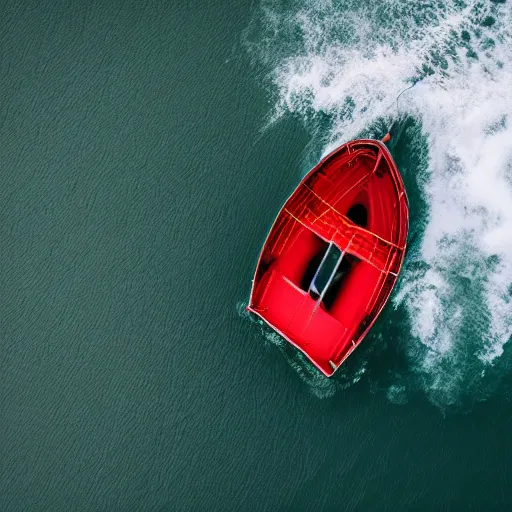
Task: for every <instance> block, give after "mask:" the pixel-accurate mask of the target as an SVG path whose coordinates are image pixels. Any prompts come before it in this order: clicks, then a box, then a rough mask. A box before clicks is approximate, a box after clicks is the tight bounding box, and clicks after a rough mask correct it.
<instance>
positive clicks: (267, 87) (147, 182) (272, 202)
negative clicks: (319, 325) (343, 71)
mask: <svg viewBox="0 0 512 512" xmlns="http://www.w3.org/2000/svg"><path fill="white" fill-rule="evenodd" d="M281 7H282V9H283V10H286V9H287V8H288V7H287V6H286V5H282V6H281ZM338 8H339V9H340V10H341V11H343V8H344V7H343V5H342V4H340V5H339V6H338ZM1 12H2V17H1V19H0V52H1V53H0V91H1V102H0V169H1V172H0V180H1V186H0V212H1V220H2V223H1V227H0V229H1V241H2V251H1V252H0V268H1V270H0V283H1V288H2V299H1V301H0V322H1V324H0V325H1V330H0V343H1V348H0V376H1V391H0V510H2V511H47V510H48V511H50V510H52V511H53V510H59V511H60V510H62V511H68V510H87V511H89V510H91V511H95V510H119V511H132V510H133V511H136V510H137V511H138V510H161V511H164V510H165V511H167V510H169V511H182V510H271V511H272V510H290V511H295V510H340V511H341V510H343V511H348V510H365V511H366V510H393V511H396V510H468V509H472V510H509V509H510V507H511V506H512V496H511V494H510V488H511V475H510V470H509V466H510V464H509V460H510V456H509V452H510V449H511V448H512V440H511V437H510V435H509V425H510V420H511V419H512V409H511V407H510V401H509V394H508V393H507V389H509V388H508V386H509V385H510V378H509V377H508V372H507V364H506V361H507V346H506V345H505V354H504V355H503V356H501V358H500V361H501V362H500V363H498V364H494V365H493V366H489V367H486V368H485V371H486V372H487V375H490V376H491V377H489V378H490V379H491V380H483V381H482V382H481V384H480V381H476V380H475V379H476V377H475V375H476V374H478V375H479V374H480V372H481V368H480V367H478V368H477V369H476V370H475V372H472V371H470V372H466V373H462V375H461V377H460V379H459V380H460V382H459V384H458V387H457V392H455V393H454V394H452V395H450V397H451V398H450V399H448V400H445V399H444V398H443V397H445V394H443V393H444V392H445V391H446V389H445V388H443V387H439V389H440V390H441V391H443V393H441V394H436V393H434V394H432V393H431V389H432V387H433V386H434V387H435V384H436V382H439V381H436V380H435V379H438V378H439V373H436V374H435V376H433V374H432V373H429V372H428V371H427V370H424V371H420V370H418V359H417V357H416V356H417V355H418V354H420V353H421V354H422V353H423V352H422V351H425V350H427V349H426V348H425V346H424V345H423V344H422V343H420V342H418V340H417V337H415V336H413V335H411V332H414V325H415V320H414V317H413V316H411V315H410V311H409V310H408V309H407V308H406V306H405V305H404V303H401V304H398V305H397V306H396V307H393V306H390V307H388V308H387V309H386V310H385V311H384V313H383V316H382V318H381V320H380V321H379V323H378V324H377V325H376V327H375V330H374V332H372V334H371V336H370V337H369V339H368V343H367V347H366V348H365V349H362V350H361V352H360V353H359V354H357V355H355V356H354V357H353V360H351V361H349V364H348V365H347V368H346V370H345V369H344V370H343V371H340V373H339V375H337V377H336V378H335V379H334V380H332V381H327V380H325V379H323V378H322V377H320V376H319V375H318V374H317V373H315V371H314V370H312V369H311V367H310V366H309V365H307V363H305V362H304V361H303V360H302V359H301V358H300V356H299V355H297V354H296V353H295V352H294V351H293V350H292V349H290V348H289V347H287V346H286V345H284V344H283V343H282V342H281V341H280V340H279V338H277V337H274V336H273V335H272V334H271V333H270V332H268V331H267V330H265V329H263V328H262V327H261V326H260V325H259V324H257V323H256V322H254V320H252V319H250V318H249V317H248V316H247V315H245V314H244V313H243V305H244V301H246V300H247V297H248V293H249V289H250V281H251V278H252V274H253V271H254V266H255V263H256V261H257V257H258V252H259V249H260V247H261V244H262V242H263V240H264V238H265V236H266V233H267V230H268V228H269V226H270V225H271V223H272V221H273V218H274V216H275V213H276V212H277V211H278V209H279V207H280V206H281V205H282V203H283V202H284V200H285V199H286V197H287V196H288V194H289V193H290V192H291V190H293V188H294V186H295V185H296V183H297V182H298V180H299V179H300V177H301V175H302V174H303V173H304V172H305V171H306V170H307V169H308V167H309V166H310V165H311V164H313V163H314V162H315V161H316V159H317V158H318V157H319V156H320V154H321V153H322V151H323V149H324V148H325V146H326V144H327V142H328V140H329V133H330V130H331V128H332V124H333V121H332V118H331V117H330V115H331V114H329V113H327V114H325V117H321V115H320V114H319V115H320V117H318V116H317V115H316V114H315V115H313V118H314V119H313V124H310V125H308V124H307V122H306V123H305V122H304V115H303V112H302V111H300V112H298V113H296V114H292V115H285V116H283V117H282V118H281V120H280V121H277V122H274V123H270V124H268V121H269V116H271V112H272V111H273V105H274V102H275V96H276V89H273V86H272V85H271V84H272V80H269V78H268V70H269V69H271V68H272V66H273V64H269V63H268V62H264V59H263V61H262V60H261V59H258V58H256V59H255V58H254V52H253V51H252V50H251V49H248V45H247V40H248V38H249V39H251V38H252V39H251V40H252V41H253V42H254V41H256V43H258V41H260V42H261V41H263V35H262V34H261V32H259V31H258V30H257V29H256V30H254V24H256V25H258V23H260V22H261V19H260V17H259V14H258V12H259V5H258V4H253V3H251V2H235V1H230V0H225V1H223V2H220V3H219V2H210V3H208V2H202V4H186V3H183V2H182V3H178V2H167V3H165V2H157V1H152V0H150V1H149V2H145V3H139V2H131V3H126V2H115V1H111V2H87V3H81V4H75V5H73V4H69V3H65V2H59V1H55V2H21V1H19V0H16V1H13V2H4V3H3V4H2V10H1ZM287 37H289V34H288V36H287ZM291 37H292V40H293V32H292V36H291ZM333 37H334V36H333ZM258 38H259V39H258ZM288 43H289V39H286V40H283V45H282V48H283V51H284V52H287V51H288V50H287V49H286V48H287V46H286V45H287V44H288ZM276 57H277V58H281V57H282V56H281V55H277V52H276ZM283 58H284V57H283ZM342 104H343V101H342ZM348 104H350V102H349V103H348ZM354 116H355V114H354ZM265 126H266V128H265ZM312 127H313V128H312ZM356 128H357V129H359V127H356ZM365 129H366V130H370V131H371V130H374V131H375V134H376V135H379V134H380V132H379V130H380V131H382V126H379V125H378V124H377V126H376V127H375V126H373V125H371V124H367V125H365ZM411 148H414V151H413V152H411ZM392 150H393V152H394V156H395V158H396V160H397V163H398V165H399V166H400V167H401V169H402V170H403V172H404V178H405V181H406V185H407V187H408V192H409V198H410V201H411V234H412V235H414V237H413V239H412V240H413V241H412V243H411V249H410V254H411V256H408V261H409V263H408V265H409V266H407V265H406V267H405V269H404V275H403V277H402V280H403V282H404V283H407V282H408V281H407V280H408V278H409V276H411V279H412V277H413V276H414V275H415V272H416V273H417V272H420V273H421V272H422V268H424V267H425V265H427V263H424V262H422V259H421V256H419V254H420V252H421V251H420V243H421V239H422V237H423V236H424V230H425V226H426V224H427V223H428V219H429V211H430V210H431V209H432V205H431V204H430V203H429V201H428V197H427V196H426V195H425V192H424V190H423V189H422V183H424V181H422V179H423V178H421V179H420V180H419V181H418V180H416V179H414V178H413V176H415V175H416V174H414V173H418V174H417V175H419V176H420V177H421V176H423V177H424V179H425V180H426V179H427V178H426V177H425V176H426V173H427V170H426V167H427V165H428V164H427V163H426V162H427V160H428V146H427V142H426V138H425V134H424V133H423V132H422V128H421V123H420V122H419V121H418V120H415V119H414V116H411V117H408V118H405V119H402V120H401V121H400V123H399V130H398V131H397V136H396V138H395V139H394V141H393V145H392ZM414 240H416V241H414ZM422 265H423V267H422ZM475 286H476V285H475ZM468 290H469V291H468ZM471 290H472V289H471V288H466V293H472V291H471ZM479 290H480V289H479V288H478V289H477V290H476V291H475V292H474V293H475V294H478V293H479ZM463 293H464V290H463ZM466 332H467V336H468V337H471V335H472V331H470V330H469V331H466ZM477 338H478V334H475V338H474V339H473V341H472V342H471V343H473V344H474V345H478V339H477ZM473 348H474V347H473ZM477 348H478V347H477ZM472 350H473V349H472ZM474 350H477V349H474ZM474 350H473V351H474ZM421 354H420V355H421ZM464 361H465V360H464ZM443 364H444V366H443ZM440 371H441V372H445V373H444V374H442V375H449V374H451V373H453V367H452V366H450V365H449V364H447V363H446V361H444V362H441V363H440ZM442 382H444V381H443V380H442V378H441V383H442ZM450 382H451V381H450ZM481 388H484V389H485V392H483V393H481V392H480V389H481ZM441 391H440V392H441Z"/></svg>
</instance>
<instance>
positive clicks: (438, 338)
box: [252, 0, 512, 393]
mask: <svg viewBox="0 0 512 512" xmlns="http://www.w3.org/2000/svg"><path fill="white" fill-rule="evenodd" d="M351 5H352V7H351V9H350V10H348V11H347V10H345V11H344V12H342V11H340V10H339V7H336V6H334V5H333V4H332V3H331V2H328V1H322V2H320V1H317V2H315V1H312V2H305V4H304V6H303V7H301V8H297V9H295V10H294V11H293V10H292V11H288V12H286V13H284V12H281V13H278V12H276V11H275V10H273V9H272V7H271V5H270V4H268V3H265V5H264V9H263V10H262V13H263V14H262V19H263V21H264V22H267V23H271V25H272V30H271V31H270V33H266V35H265V44H264V45H262V47H261V48H263V51H264V52H265V56H264V60H265V61H266V62H267V63H268V62H270V61H272V58H273V54H272V49H273V46H272V45H273V38H274V42H275V49H276V51H275V55H276V57H275V60H274V62H273V66H274V68H273V72H272V80H273V83H274V85H275V88H276V90H277V97H278V98H277V101H276V106H275V112H274V114H275V115H274V118H276V119H277V118H279V117H280V116H282V115H284V114H286V113H287V112H295V113H299V114H301V115H302V116H303V118H304V120H305V121H306V123H307V122H308V120H310V119H314V118H315V116H316V115H317V114H318V113H319V112H326V113H328V114H330V115H331V117H332V118H334V119H335V122H334V124H333V126H332V127H331V128H330V129H331V132H330V134H329V137H330V144H329V147H327V148H326V152H327V151H328V150H329V149H330V148H331V147H332V146H334V145H336V144H338V143H339V142H340V141H342V140H349V139H351V138H353V137H355V136H356V135H357V134H358V133H360V132H361V131H362V130H364V129H365V128H366V127H367V126H368V125H370V124H371V123H372V122H374V121H375V120H377V119H379V118H383V117H386V116H388V117H389V116H390V115H396V112H395V110H394V109H395V98H396V96H397V94H398V93H399V92H400V91H401V90H403V89H404V88H405V87H407V86H408V85H410V84H411V80H414V79H418V77H419V70H421V69H422V66H423V65H424V64H427V65H428V66H430V68H431V71H432V73H431V74H430V75H429V76H426V77H425V78H423V79H422V80H421V81H420V82H419V83H418V84H417V85H415V86H414V87H413V88H411V89H410V90H408V91H406V92H405V93H404V94H403V95H402V97H401V99H400V110H401V112H402V113H403V114H405V115H409V116H413V117H415V118H417V119H418V120H420V121H421V123H422V127H423V130H424V133H425V134H426V135H427V138H428V144H429V164H428V179H427V180H424V184H423V194H424V196H425V198H426V199H427V201H428V205H429V218H428V223H427V226H426V229H425V232H424V236H423V240H422V242H421V247H420V248H419V251H418V254H419V256H420V259H421V260H422V262H423V263H424V264H425V265H424V267H425V268H426V269H427V270H425V271H412V270H411V271H408V274H407V275H406V277H405V278H404V279H402V285H401V288H400V289H399V290H398V292H397V293H396V294H395V295H394V303H395V305H396V306H397V307H398V306H399V305H401V304H402V305H403V304H405V305H406V307H407V310H408V311H409V314H410V317H411V320H412V333H411V334H412V335H413V337H414V338H415V339H417V340H419V342H420V343H421V345H422V346H423V347H424V348H425V349H426V351H425V353H424V355H422V356H421V359H420V360H419V361H416V362H417V368H418V369H419V371H421V372H428V375H429V377H430V379H428V382H430V386H431V388H432V389H436V390H444V391H446V392H448V393H452V392H453V393H457V383H458V382H459V381H461V379H463V375H461V372H462V374H463V372H465V371H466V368H472V367H473V366H475V365H478V364H480V365H484V366H485V365H492V364H495V363H496V361H497V360H498V359H499V358H500V356H501V355H502V353H503V350H504V345H505V344H506V343H507V342H508V341H509V340H510V338H511V336H512V300H511V299H512V298H511V288H510V286H511V283H512V35H511V33H510V31H509V28H508V27H512V24H511V23H512V9H511V6H510V5H508V4H507V3H505V4H495V3H488V4H485V5H480V3H479V2H469V3H468V5H467V6H466V7H465V8H463V9H460V8H458V7H457V3H456V2H450V1H447V2H446V3H445V4H443V7H436V8H431V9H430V10H429V11H428V21H424V22H423V23H417V20H415V18H414V15H415V14H416V15H419V16H420V17H421V15H422V12H420V10H417V6H416V1H415V0H410V1H405V0H403V1H400V2H398V1H396V2H393V1H387V2H386V1H384V0H379V2H368V3H361V2H359V3H357V2H353V3H352V4H351ZM379 5H380V7H381V9H380V10H379V8H378V6H379ZM382 9H384V10H382ZM386 9H387V11H388V12H390V13H391V12H392V11H393V10H394V11H398V15H397V16H396V19H395V21H393V22H391V21H390V20H389V19H388V20H387V21H388V26H386V27H383V26H382V25H383V22H382V13H383V12H386ZM425 12H426V11H425ZM490 15H492V16H494V17H495V20H496V22H495V23H494V24H493V25H492V26H484V25H489V23H482V22H483V20H484V18H485V17H486V16H490ZM338 26H339V27H340V28H339V30H338V33H337V34H334V35H333V30H334V31H336V30H337V28H336V27H338ZM351 27H353V29H352V31H351V30H350V28H351ZM294 30H295V31H296V32H297V31H298V32H300V33H301V34H302V39H301V40H302V42H301V43H300V44H299V43H297V45H296V46H295V47H293V49H291V50H289V51H288V53H287V54H286V53H285V54H283V52H280V51H277V50H278V46H277V45H278V44H280V39H279V38H280V37H281V36H282V34H283V33H287V34H289V33H293V31H294ZM463 30H465V31H467V34H469V36H470V41H469V45H470V47H471V51H470V52H469V54H468V48H467V47H465V43H464V42H463V40H462V38H461V33H462V31H463ZM478 32H479V33H480V34H479V35H478ZM490 39H492V40H493V41H494V43H492V42H490ZM484 48H486V49H484ZM252 49H254V48H252ZM257 50H258V48H257V44H256V51H257ZM471 52H473V53H471ZM475 57H476V58H475ZM446 64H447V65H446ZM406 272H407V266H406ZM461 283H463V284H461ZM464 283H465V284H464ZM464 329H466V331H465V332H466V334H462V331H464ZM468 329H469V331H468ZM468 332H471V335H472V336H474V337H475V338H476V339H477V346H476V347H475V350H473V351H468V350H464V344H465V343H467V333H468ZM415 353H418V351H417V350H416V351H415ZM441 363H442V364H441ZM478 374H479V375H482V376H483V375H485V368H484V369H482V367H481V368H480V369H479V370H478Z"/></svg>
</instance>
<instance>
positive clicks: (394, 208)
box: [247, 140, 408, 376]
mask: <svg viewBox="0 0 512 512" xmlns="http://www.w3.org/2000/svg"><path fill="white" fill-rule="evenodd" d="M356 204H359V205H362V206H363V207H364V209H363V211H364V210H366V214H367V219H366V224H364V220H363V221H362V222H361V219H360V220H359V223H360V224H361V223H363V224H364V226H365V227H361V226H360V225H356V224H355V223H354V222H352V221H351V220H349V218H348V217H347V212H349V210H350V208H351V207H353V206H354V205H356ZM358 208H361V207H358ZM352 211H353V210H352ZM407 230H408V204H407V196H406V194H405V189H404V185H403V182H402V179H401V177H400V174H399V172H398V170H397V168H396V165H395V163H394V162H393V159H392V158H391V155H390V154H389V151H388V149H387V148H386V146H385V145H384V144H382V143H381V142H379V141H375V140H356V141H352V142H349V143H347V144H344V145H343V146H341V147H339V148H338V149H336V150H335V151H333V152H332V153H331V154H329V155H328V156H326V157H325V158H324V159H323V160H322V161H320V162H319V163H318V164H317V165H316V166H315V167H314V168H313V169H312V170H311V171H310V172H309V173H308V174H307V175H306V177H305V178H304V179H303V180H302V181H301V183H300V184H299V186H298V187H297V189H296V190H295V192H294V193H293V194H292V195H291V197H290V198H289V199H288V201H286V203H285V205H284V206H283V208H282V209H281V211H280V212H279V215H278V216H277V218H276V220H275V222H274V225H273V226H272V229H271V230H270V233H269V234H268V237H267V240H266V241H265V245H264V246H263V250H262V252H261V255H260V258H259V261H258V266H257V268H256V274H255V277H254V281H253V286H252V290H251V297H250V301H249V306H248V307H247V309H248V310H249V311H252V312H253V313H255V314H256V315H258V316H260V317H261V318H262V319H263V320H265V322H267V323H268V324H269V325H270V326H271V327H272V328H273V329H275V330H276V331H277V332H278V333H279V334H281V335H282V336H283V337H285V338H286V339H287V340H288V341H289V342H290V343H292V344H293V345H295V346H296V347H297V348H298V349H300V350H302V352H304V354H306V355H307V356H308V357H309V359H311V361H312V362H313V363H314V364H315V365H316V366H317V367H318V368H319V369H320V370H321V371H322V372H323V373H324V374H325V375H327V376H331V375H332V374H333V373H334V371H335V369H337V368H338V367H339V366H340V365H341V363H343V361H344V360H345V359H346V358H347V357H348V356H349V355H350V353H351V352H352V351H353V350H354V349H355V348H356V347H357V346H358V345H359V343H361V341H362V339H363V338H364V336H365V335H366V333H367V332H368V330H369V329H370V327H371V326H372V325H373V323H374V322H375V320H376V318H377V316H378V315H379V313H380V311H381V310H382V308H383V307H384V305H385V303H386V302H387V299H388V297H389V294H390V293H391V290H392V288H393V286H394V284H395V281H396V279H397V275H398V273H399V271H400V268H401V266H402V262H403V259H404V254H405V245H406V239H407ZM329 243H333V244H335V245H336V246H337V247H338V248H339V249H340V250H342V251H344V253H345V255H344V260H342V263H343V264H344V265H346V267H347V268H346V269H345V270H344V272H345V273H344V275H343V276H342V277H341V278H339V279H338V281H336V282H337V284H336V286H337V292H336V293H334V290H333V291H332V293H331V299H330V300H329V302H327V300H318V298H315V297H314V296H312V295H311V294H310V293H308V284H307V283H308V279H307V278H306V277H305V276H307V275H310V273H311V269H312V268H313V270H314V268H315V266H316V267H318V265H319V263H315V262H318V261H319V258H320V259H321V257H322V254H323V253H325V250H326V247H327V246H328V244H329ZM312 260H313V261H312ZM339 268H340V269H341V268H342V267H339ZM343 268H344V267H343ZM333 282H334V281H333ZM333 288H335V287H334V286H333ZM333 297H334V298H333Z"/></svg>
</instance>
